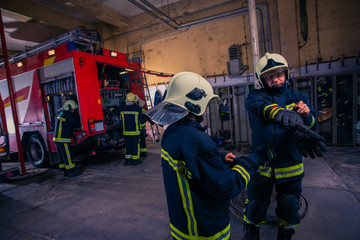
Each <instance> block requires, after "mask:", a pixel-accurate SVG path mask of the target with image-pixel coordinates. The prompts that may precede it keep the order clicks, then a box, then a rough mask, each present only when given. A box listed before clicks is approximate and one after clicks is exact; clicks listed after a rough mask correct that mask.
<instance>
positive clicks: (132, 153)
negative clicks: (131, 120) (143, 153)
mask: <svg viewBox="0 0 360 240" xmlns="http://www.w3.org/2000/svg"><path fill="white" fill-rule="evenodd" d="M124 139H125V159H126V160H139V158H140V134H139V135H124Z"/></svg>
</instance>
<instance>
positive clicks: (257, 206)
mask: <svg viewBox="0 0 360 240" xmlns="http://www.w3.org/2000/svg"><path fill="white" fill-rule="evenodd" d="M274 185H275V190H276V201H277V206H276V210H275V212H276V217H277V222H278V224H279V226H281V227H283V228H286V229H294V230H296V228H297V227H298V226H299V224H300V218H299V214H298V211H299V208H300V196H301V192H302V179H301V178H297V179H294V180H290V181H287V182H281V183H275V181H274V180H273V179H272V178H268V177H264V176H262V175H260V174H259V173H257V174H255V175H254V177H253V178H252V179H251V180H250V182H249V184H248V185H247V194H248V201H247V203H246V205H245V212H244V220H245V222H248V223H250V224H254V225H257V226H261V225H263V224H265V222H266V213H267V209H268V207H269V205H270V199H271V195H272V191H273V188H274Z"/></svg>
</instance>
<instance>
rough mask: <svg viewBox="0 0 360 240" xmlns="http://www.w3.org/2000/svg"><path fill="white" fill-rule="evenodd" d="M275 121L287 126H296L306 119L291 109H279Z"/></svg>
mask: <svg viewBox="0 0 360 240" xmlns="http://www.w3.org/2000/svg"><path fill="white" fill-rule="evenodd" d="M275 122H276V123H277V124H279V125H280V126H282V127H285V128H295V127H297V126H298V125H300V124H304V120H303V119H302V118H301V116H300V115H299V114H298V113H297V112H294V111H289V110H279V112H278V113H277V114H276V115H275Z"/></svg>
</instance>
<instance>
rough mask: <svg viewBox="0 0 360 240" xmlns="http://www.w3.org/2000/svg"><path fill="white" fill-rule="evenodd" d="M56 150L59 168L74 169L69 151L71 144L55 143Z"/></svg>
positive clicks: (71, 154)
mask: <svg viewBox="0 0 360 240" xmlns="http://www.w3.org/2000/svg"><path fill="white" fill-rule="evenodd" d="M55 144H56V149H57V151H58V154H59V168H60V169H72V168H74V167H75V164H74V163H73V152H72V150H71V143H61V142H55Z"/></svg>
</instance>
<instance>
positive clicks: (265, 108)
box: [264, 104, 276, 119]
mask: <svg viewBox="0 0 360 240" xmlns="http://www.w3.org/2000/svg"><path fill="white" fill-rule="evenodd" d="M272 106H276V104H270V105H268V106H266V107H264V118H265V119H266V110H267V109H268V108H270V107H272Z"/></svg>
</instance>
